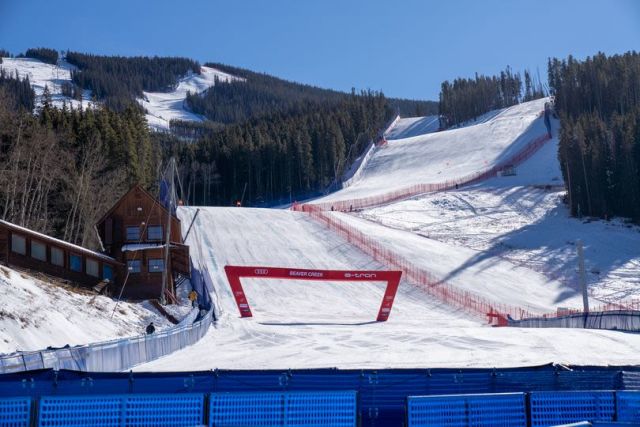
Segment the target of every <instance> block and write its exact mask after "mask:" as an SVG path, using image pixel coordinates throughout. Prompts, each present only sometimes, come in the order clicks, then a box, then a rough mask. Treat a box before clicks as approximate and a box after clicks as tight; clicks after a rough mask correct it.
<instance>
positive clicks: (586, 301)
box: [576, 240, 589, 314]
mask: <svg viewBox="0 0 640 427" xmlns="http://www.w3.org/2000/svg"><path fill="white" fill-rule="evenodd" d="M576 247H577V249H578V274H579V275H580V288H581V290H582V310H583V311H584V313H585V314H588V313H589V296H588V294H587V277H586V274H585V271H584V248H583V245H582V240H578V241H577V242H576Z"/></svg>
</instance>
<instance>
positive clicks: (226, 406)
mask: <svg viewBox="0 0 640 427" xmlns="http://www.w3.org/2000/svg"><path fill="white" fill-rule="evenodd" d="M283 422H284V411H283V396H282V393H212V394H211V396H210V398H209V426H215V427H219V426H247V427H254V426H255V427H271V426H282V425H283Z"/></svg>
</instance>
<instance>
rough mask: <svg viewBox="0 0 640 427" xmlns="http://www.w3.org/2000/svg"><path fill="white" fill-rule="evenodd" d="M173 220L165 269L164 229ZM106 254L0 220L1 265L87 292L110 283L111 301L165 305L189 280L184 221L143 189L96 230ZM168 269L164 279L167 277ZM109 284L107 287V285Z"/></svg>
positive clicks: (119, 204)
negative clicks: (163, 301) (85, 288)
mask: <svg viewBox="0 0 640 427" xmlns="http://www.w3.org/2000/svg"><path fill="white" fill-rule="evenodd" d="M169 218H170V220H171V227H170V228H171V230H170V236H169V256H168V262H167V265H166V266H165V248H166V231H167V230H166V227H167V224H168V223H169ZM96 229H97V231H98V235H99V237H100V239H101V241H102V246H103V247H104V249H105V251H104V252H97V251H92V250H89V249H86V248H83V247H81V246H77V245H74V244H71V243H68V242H65V241H63V240H59V239H55V238H53V237H49V236H46V235H44V234H41V233H37V232H35V231H32V230H29V229H27V228H24V227H20V226H18V225H15V224H12V223H9V222H6V221H1V220H0V259H1V260H2V261H3V262H5V263H6V264H7V265H10V266H11V265H14V266H18V267H21V268H26V269H30V270H35V271H40V272H43V273H45V274H49V275H52V276H56V277H60V278H62V279H66V280H70V281H72V282H76V283H80V284H83V285H86V286H95V285H98V284H100V283H102V284H105V283H108V289H109V291H110V292H111V294H112V295H119V294H120V292H121V291H122V295H123V297H125V298H129V299H154V298H160V296H161V295H160V294H161V292H162V280H163V277H166V278H167V287H166V289H167V294H166V295H165V296H166V297H167V300H169V301H171V299H172V296H173V295H174V294H175V285H176V282H177V280H181V279H180V278H181V277H190V273H191V271H190V262H189V247H188V246H186V245H184V244H183V242H182V234H181V228H180V220H179V219H178V218H177V217H176V216H175V215H172V214H171V213H170V212H169V211H168V210H167V209H166V208H165V207H164V206H163V205H162V204H161V203H160V202H159V201H158V200H157V199H156V198H154V197H153V196H152V195H151V194H149V193H148V192H147V191H146V190H144V189H143V188H142V187H140V186H139V185H136V186H134V187H133V188H131V189H130V190H129V191H128V192H127V193H126V194H125V195H124V196H122V197H121V198H120V200H118V202H117V203H116V204H115V205H114V206H113V207H112V208H111V209H110V210H109V211H108V212H107V213H106V214H105V215H104V216H103V217H102V219H100V221H98V223H97V224H96ZM165 268H166V275H163V272H164V270H165ZM106 281H108V282H106Z"/></svg>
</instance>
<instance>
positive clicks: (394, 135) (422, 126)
mask: <svg viewBox="0 0 640 427" xmlns="http://www.w3.org/2000/svg"><path fill="white" fill-rule="evenodd" d="M439 127H440V120H439V117H438V116H424V117H405V118H401V119H399V120H398V121H397V122H396V124H395V125H394V126H393V127H392V128H391V129H390V130H389V132H387V133H386V134H385V137H386V138H387V140H390V139H405V138H411V137H414V136H419V135H426V134H428V133H432V132H435V131H437V130H438V128H439Z"/></svg>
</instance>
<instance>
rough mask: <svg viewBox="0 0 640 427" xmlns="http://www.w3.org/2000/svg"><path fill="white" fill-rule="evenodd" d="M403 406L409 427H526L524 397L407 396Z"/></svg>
mask: <svg viewBox="0 0 640 427" xmlns="http://www.w3.org/2000/svg"><path fill="white" fill-rule="evenodd" d="M407 404H408V405H407V410H408V414H407V415H408V419H409V426H411V427H419V426H420V427H421V426H446V427H467V426H474V427H476V426H477V427H482V426H487V427H489V426H504V427H510V426H514V427H525V426H526V425H527V412H526V407H525V395H524V393H500V394H462V395H443V396H411V397H409V398H408V399H407Z"/></svg>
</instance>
